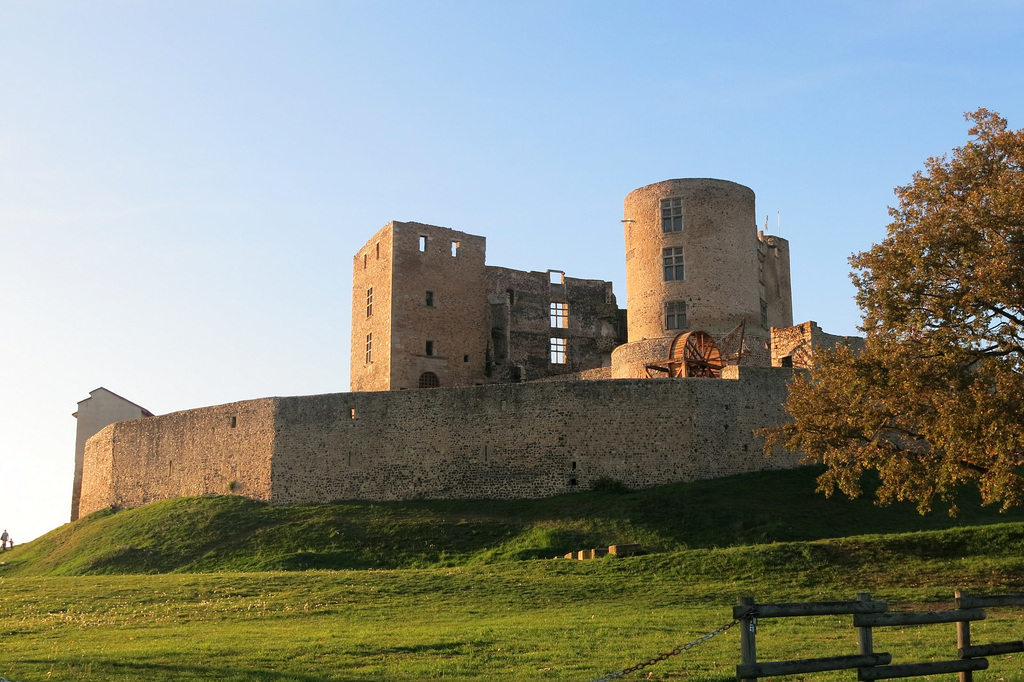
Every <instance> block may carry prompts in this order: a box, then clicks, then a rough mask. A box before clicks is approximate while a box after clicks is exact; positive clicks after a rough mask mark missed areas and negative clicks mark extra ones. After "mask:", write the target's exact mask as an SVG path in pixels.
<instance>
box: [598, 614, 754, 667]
mask: <svg viewBox="0 0 1024 682" xmlns="http://www.w3.org/2000/svg"><path fill="white" fill-rule="evenodd" d="M739 622H740V621H739V619H736V620H734V621H733V622H731V623H729V624H727V625H723V626H722V627H720V628H718V629H717V630H712V631H711V632H709V633H708V634H706V635H703V636H701V637H698V638H697V639H695V640H693V641H692V642H688V643H687V644H683V645H682V646H677V647H676V648H675V649H673V650H672V651H667V652H665V653H663V654H659V655H657V656H655V657H654V658H652V659H650V660H647V661H644V662H643V663H637V664H636V665H634V666H632V667H629V668H624V669H623V670H620V671H618V672H614V673H609V674H607V675H605V676H604V677H595V678H594V679H592V680H590V682H607V681H608V680H614V679H615V678H617V677H622V676H623V675H628V674H629V673H634V672H636V671H637V670H640V669H641V668H646V667H647V666H649V665H654V664H655V663H660V662H661V661H664V660H665V659H666V658H669V657H671V656H676V655H678V654H681V653H683V652H684V651H689V650H690V649H692V648H693V647H695V646H697V645H699V644H703V643H704V642H706V641H708V640H709V639H711V638H712V637H716V636H718V635H720V634H722V633H723V632H725V631H726V630H728V629H729V628H732V627H735V626H736V625H738V624H739Z"/></svg>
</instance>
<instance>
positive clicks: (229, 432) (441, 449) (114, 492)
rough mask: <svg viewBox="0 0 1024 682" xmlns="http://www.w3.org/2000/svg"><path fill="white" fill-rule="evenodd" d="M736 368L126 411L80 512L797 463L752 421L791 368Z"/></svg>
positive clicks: (640, 479)
mask: <svg viewBox="0 0 1024 682" xmlns="http://www.w3.org/2000/svg"><path fill="white" fill-rule="evenodd" d="M728 369H729V372H728V373H727V375H726V376H727V377H732V378H723V379H717V380H716V379H692V378H691V379H661V380H632V379H624V380H603V381H580V382H572V381H570V382H538V383H526V384H507V385H499V386H475V387H464V388H440V389H423V390H410V391H397V392H396V391H382V392H360V393H338V394H327V395H316V396H304V397H292V398H268V399H263V400H254V401H247V402H241V403H233V404H230V405H221V406H217V407H210V408H204V409H200V410H191V411H188V412H179V413H175V414H171V415H166V416H163V417H150V418H147V419H144V420H136V421H129V422H120V423H118V424H115V425H112V426H111V427H108V428H107V429H105V430H104V431H102V432H101V433H100V434H97V437H96V438H95V439H94V440H92V441H90V442H89V445H88V447H87V455H86V459H87V461H86V465H87V470H88V471H89V474H90V475H89V476H88V477H87V480H86V481H84V482H83V514H84V513H88V512H90V511H95V510H96V509H99V508H103V507H105V506H107V505H109V504H117V505H120V506H138V505H140V504H144V503H146V502H149V501H153V500H157V499H164V498H168V497H176V496H181V495H195V494H202V493H228V492H234V493H237V494H241V495H245V496H248V497H254V498H257V499H264V500H268V501H270V502H272V503H279V504H294V503H314V502H327V501H331V500H336V499H365V500H400V499H414V498H528V497H545V496H550V495H557V494H560V493H565V492H572V491H575V490H585V489H587V488H589V487H590V485H591V484H592V483H593V482H594V481H596V480H597V479H600V478H611V479H615V480H617V481H621V482H622V483H624V484H625V485H627V486H629V487H632V488H645V487H651V486H656V485H661V484H665V483H671V482H677V481H690V480H698V479H707V478H717V477H720V476H727V475H731V474H738V473H744V472H750V471H756V470H762V469H768V468H787V467H792V466H796V465H797V464H798V460H799V455H797V454H794V453H780V454H779V455H777V456H776V457H774V458H772V459H765V457H764V456H763V454H762V452H761V441H760V439H758V438H757V437H755V436H754V435H753V431H754V430H755V429H757V428H760V427H763V426H768V425H771V424H776V423H779V422H781V421H782V420H783V419H785V412H784V410H783V408H782V403H783V401H784V400H785V398H786V391H787V389H786V383H787V381H788V380H789V378H790V377H791V376H792V371H790V370H785V369H770V368H755V367H742V368H728ZM232 419H234V420H235V421H234V422H232V421H231V420H232ZM232 423H234V424H235V426H231V424H232ZM107 462H109V465H107V464H106V463H107ZM104 467H106V469H107V470H109V471H110V472H111V473H110V476H109V481H110V482H109V484H106V483H105V480H106V479H104V478H103V470H104ZM232 481H234V484H233V485H232V484H231V482H232ZM105 485H106V487H107V488H108V489H107V490H103V488H104V486H105Z"/></svg>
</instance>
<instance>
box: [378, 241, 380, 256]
mask: <svg viewBox="0 0 1024 682" xmlns="http://www.w3.org/2000/svg"><path fill="white" fill-rule="evenodd" d="M377 258H378V259H380V242H377Z"/></svg>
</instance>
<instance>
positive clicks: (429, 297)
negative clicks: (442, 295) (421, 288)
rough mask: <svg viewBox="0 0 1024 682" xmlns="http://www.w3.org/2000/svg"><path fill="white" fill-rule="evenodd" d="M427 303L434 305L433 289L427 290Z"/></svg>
mask: <svg viewBox="0 0 1024 682" xmlns="http://www.w3.org/2000/svg"><path fill="white" fill-rule="evenodd" d="M427 305H434V292H433V291H428V292H427Z"/></svg>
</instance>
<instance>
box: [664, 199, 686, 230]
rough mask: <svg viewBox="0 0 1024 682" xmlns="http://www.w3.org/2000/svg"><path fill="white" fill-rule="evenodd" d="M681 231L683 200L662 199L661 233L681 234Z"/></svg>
mask: <svg viewBox="0 0 1024 682" xmlns="http://www.w3.org/2000/svg"><path fill="white" fill-rule="evenodd" d="M682 230H683V200H682V199H662V200H661V231H662V232H682Z"/></svg>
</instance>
